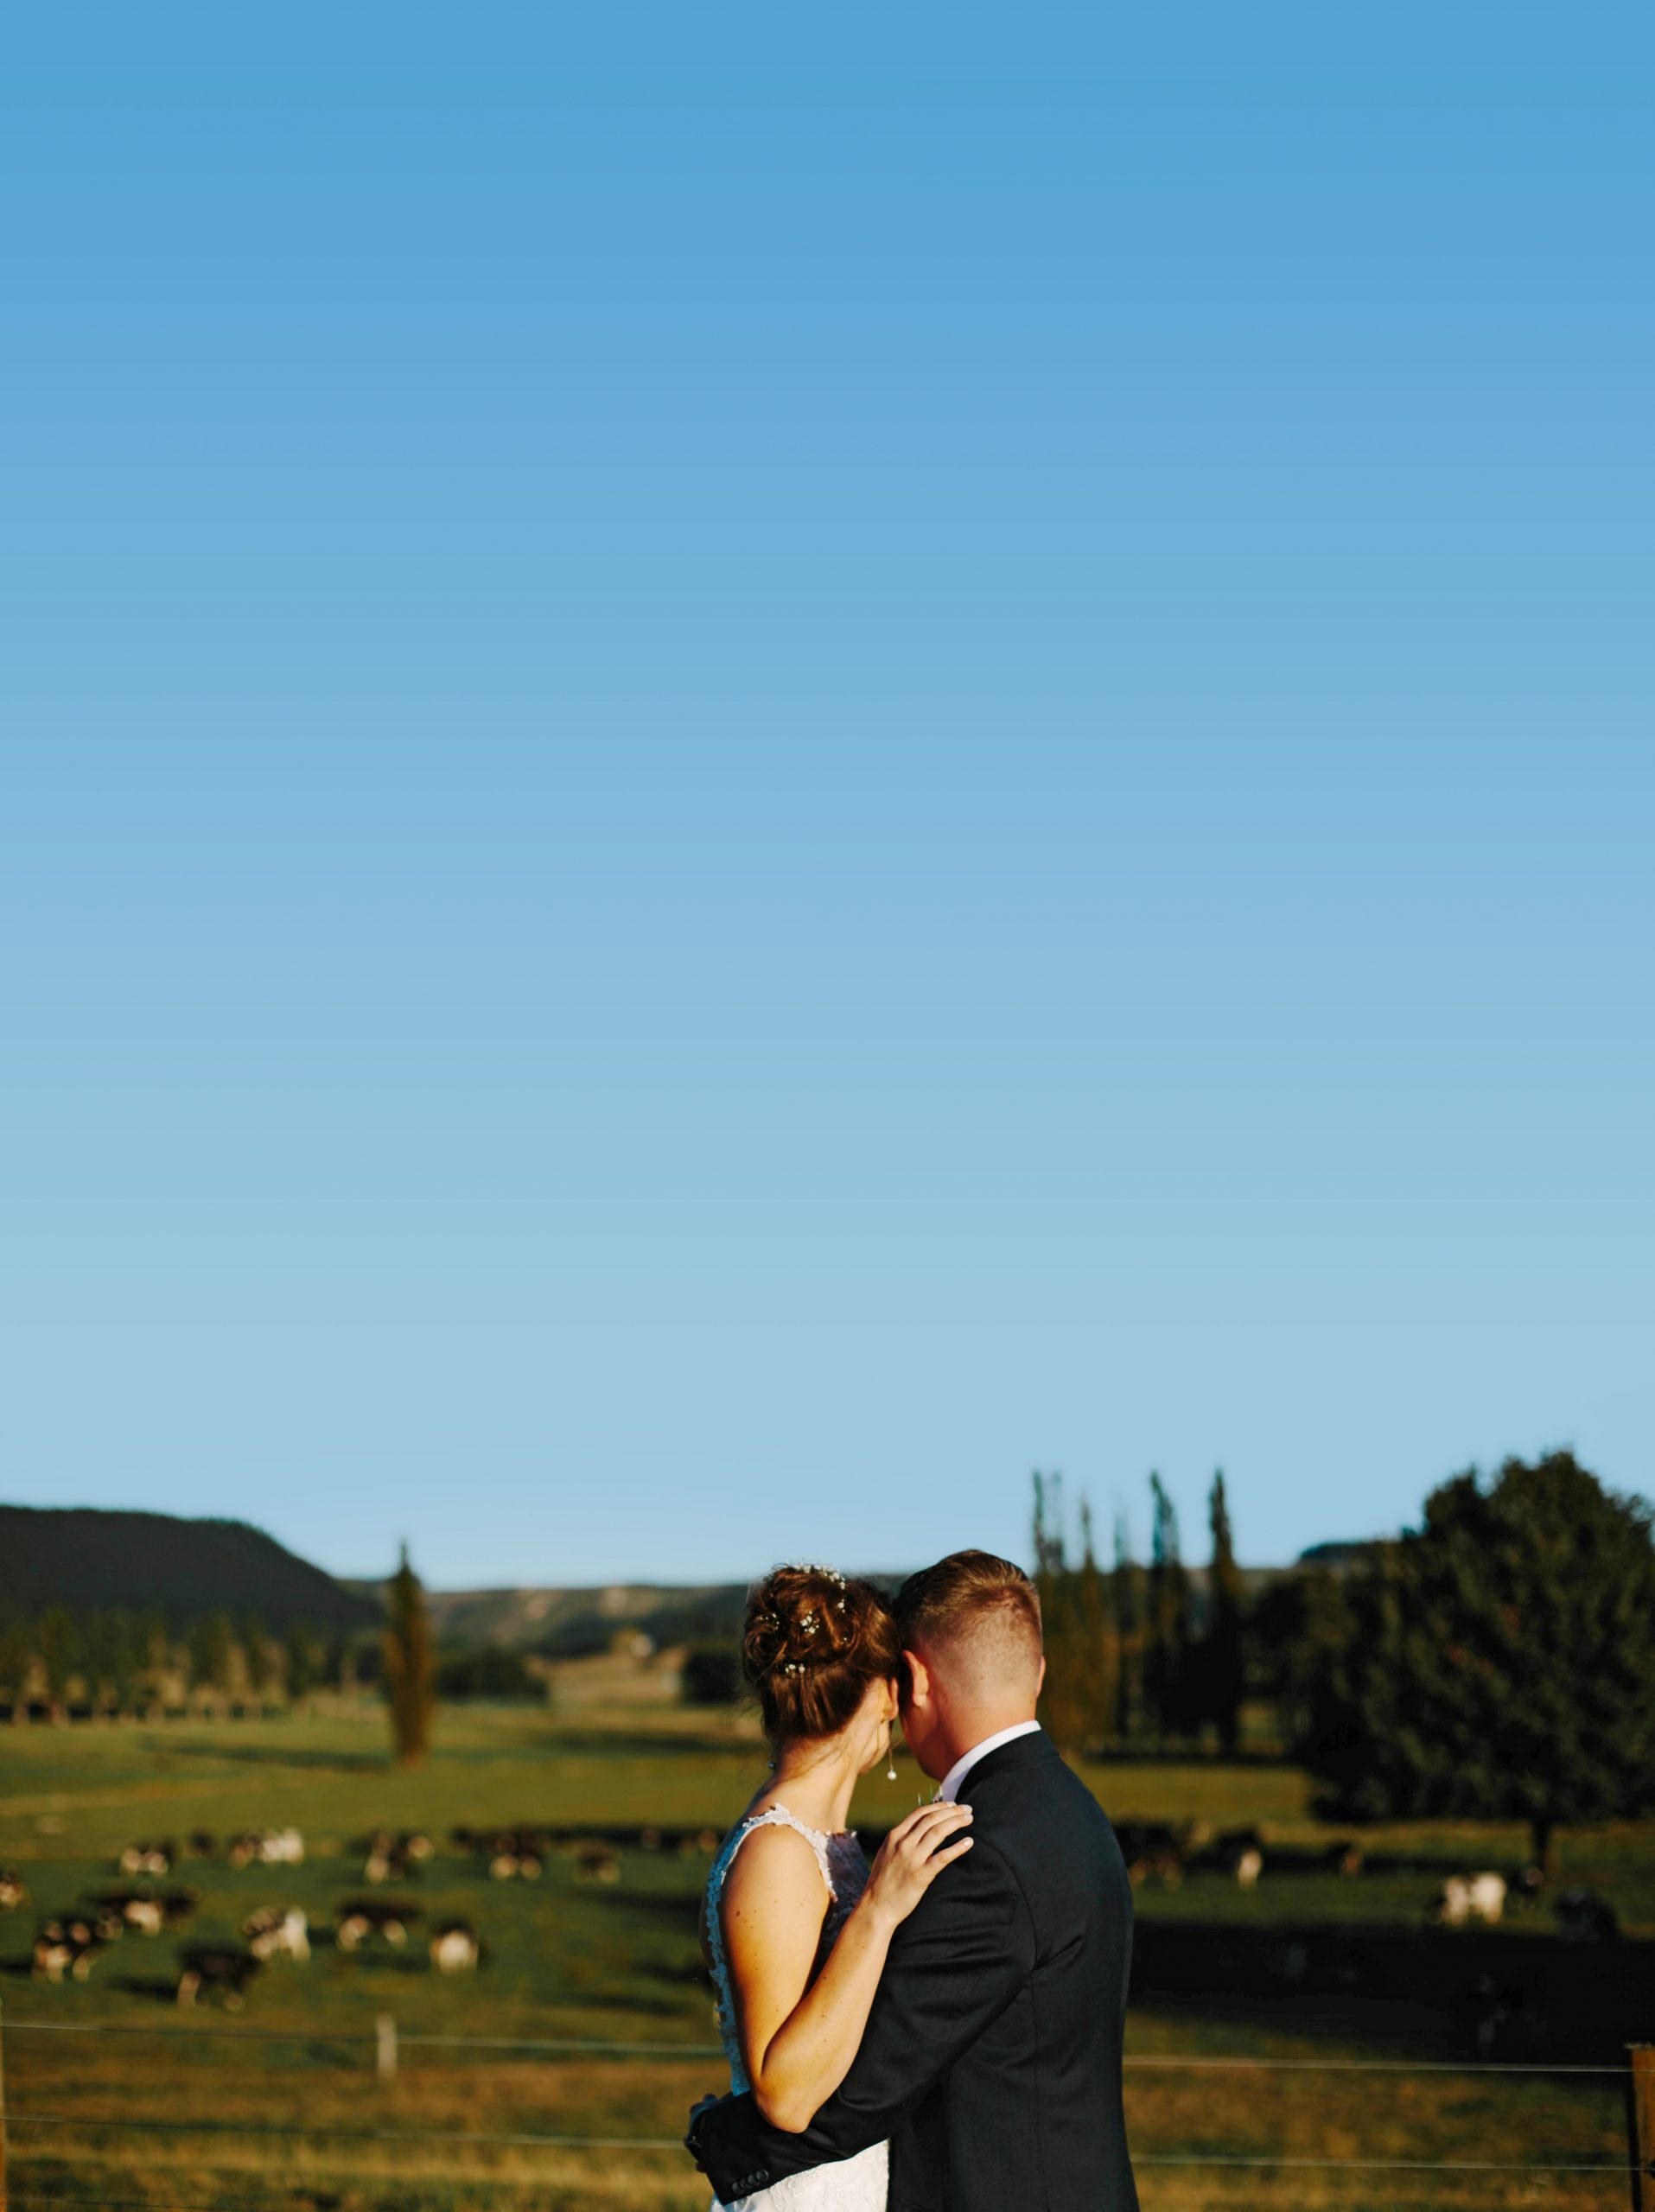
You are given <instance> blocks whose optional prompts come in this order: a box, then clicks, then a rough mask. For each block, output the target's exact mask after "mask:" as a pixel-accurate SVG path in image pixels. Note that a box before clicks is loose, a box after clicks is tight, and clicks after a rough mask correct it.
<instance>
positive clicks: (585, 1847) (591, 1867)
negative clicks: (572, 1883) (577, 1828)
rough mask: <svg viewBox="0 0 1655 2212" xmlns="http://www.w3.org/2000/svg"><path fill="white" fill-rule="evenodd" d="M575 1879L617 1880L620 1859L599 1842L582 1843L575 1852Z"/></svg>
mask: <svg viewBox="0 0 1655 2212" xmlns="http://www.w3.org/2000/svg"><path fill="white" fill-rule="evenodd" d="M575 1879H576V1881H577V1882H618V1881H619V1880H620V1879H621V1861H620V1860H619V1859H617V1858H616V1857H615V1855H614V1852H612V1851H606V1850H605V1849H604V1847H603V1846H602V1844H601V1843H583V1844H582V1845H581V1847H579V1849H578V1850H577V1851H576V1853H575Z"/></svg>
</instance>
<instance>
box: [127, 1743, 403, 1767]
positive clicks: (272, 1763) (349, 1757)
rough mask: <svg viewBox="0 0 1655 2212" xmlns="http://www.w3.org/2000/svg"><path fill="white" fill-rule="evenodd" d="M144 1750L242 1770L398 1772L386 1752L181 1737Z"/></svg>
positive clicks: (155, 1744) (148, 1746)
mask: <svg viewBox="0 0 1655 2212" xmlns="http://www.w3.org/2000/svg"><path fill="white" fill-rule="evenodd" d="M144 1748H145V1749H146V1750H151V1751H166V1752H168V1753H169V1754H170V1755H171V1757H172V1758H187V1759H223V1760H225V1761H226V1762H227V1763H228V1764H232V1765H238V1766H269V1767H298V1768H310V1769H321V1770H325V1771H327V1772H329V1773H334V1774H383V1775H389V1774H391V1773H393V1772H394V1771H395V1769H394V1767H393V1766H392V1764H391V1758H390V1756H389V1754H388V1753H386V1752H383V1751H321V1750H299V1749H298V1748H296V1747H295V1746H292V1745H289V1746H286V1747H283V1746H282V1745H276V1744H271V1745H264V1744H226V1743H221V1742H214V1743H208V1744H192V1743H189V1742H188V1741H186V1739H185V1738H182V1737H180V1736H162V1737H157V1738H154V1739H153V1741H150V1742H146V1743H145V1745H144Z"/></svg>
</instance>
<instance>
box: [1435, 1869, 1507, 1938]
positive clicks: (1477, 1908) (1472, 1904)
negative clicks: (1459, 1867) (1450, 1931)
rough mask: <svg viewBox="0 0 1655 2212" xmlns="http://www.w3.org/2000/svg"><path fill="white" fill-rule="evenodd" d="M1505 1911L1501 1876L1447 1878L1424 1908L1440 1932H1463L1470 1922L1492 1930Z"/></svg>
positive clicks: (1458, 1875) (1459, 1875) (1462, 1875)
mask: <svg viewBox="0 0 1655 2212" xmlns="http://www.w3.org/2000/svg"><path fill="white" fill-rule="evenodd" d="M1428 1913H1429V1918H1431V1919H1432V1920H1434V1921H1435V1922H1436V1923H1437V1924H1438V1925H1439V1926H1440V1927H1443V1928H1464V1927H1466V1926H1467V1925H1468V1923H1470V1922H1472V1921H1474V1920H1480V1921H1481V1922H1482V1923H1483V1924H1484V1926H1485V1927H1488V1928H1496V1927H1498V1926H1499V1922H1500V1919H1501V1916H1503V1914H1504V1913H1505V1875H1504V1874H1450V1875H1449V1877H1448V1880H1447V1881H1446V1882H1444V1883H1443V1885H1442V1888H1441V1889H1440V1890H1439V1891H1437V1893H1436V1895H1435V1897H1433V1898H1432V1900H1431V1902H1430V1904H1429V1908H1428Z"/></svg>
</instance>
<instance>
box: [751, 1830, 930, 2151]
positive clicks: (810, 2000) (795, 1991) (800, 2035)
mask: <svg viewBox="0 0 1655 2212" xmlns="http://www.w3.org/2000/svg"><path fill="white" fill-rule="evenodd" d="M970 1820H971V1808H969V1807H968V1806H964V1805H949V1804H938V1805H926V1806H922V1807H921V1808H920V1811H919V1812H917V1813H911V1814H909V1815H908V1817H907V1820H905V1821H902V1822H901V1824H900V1825H899V1826H898V1827H894V1828H893V1829H892V1831H891V1833H890V1834H889V1835H888V1837H887V1838H886V1840H885V1841H884V1843H883V1844H882V1846H881V1847H880V1853H879V1856H878V1857H877V1858H876V1859H875V1861H874V1866H873V1872H872V1873H871V1874H870V1875H869V1878H868V1887H867V1889H866V1890H865V1891H863V1895H862V1897H861V1899H860V1901H859V1902H858V1904H857V1905H856V1910H854V1911H853V1912H852V1913H851V1915H850V1918H849V1919H848V1920H847V1921H846V1923H845V1924H844V1927H843V1929H842V1930H841V1931H840V1935H839V1938H838V1941H837V1942H836V1943H835V1944H834V1946H833V1948H832V1949H831V1951H830V1953H829V1954H828V1956H827V1960H826V1962H825V1963H824V1966H823V1968H822V1971H821V1973H820V1974H818V1976H817V1977H816V1980H814V1981H812V1980H811V1978H810V1976H811V1968H812V1966H813V1965H814V1964H815V1962H816V1952H817V1946H818V1943H819V1942H820V1941H821V1935H822V1920H823V1892H822V1876H821V1872H820V1870H819V1869H818V1866H817V1864H816V1858H815V1854H814V1853H812V1850H811V1847H810V1846H809V1844H808V1843H806V1842H805V1839H804V1838H803V1837H802V1836H801V1835H799V1834H797V1833H796V1831H794V1830H793V1829H792V1828H786V1827H764V1828H757V1829H755V1830H754V1833H753V1834H751V1835H750V1836H749V1837H748V1840H747V1841H746V1842H745V1843H744V1844H743V1845H742V1848H741V1851H740V1852H739V1853H737V1855H736V1858H735V1864H734V1865H733V1866H731V1868H730V1871H729V1877H728V1878H727V1879H726V1881H725V1884H724V1888H723V1893H722V1897H721V1899H720V1908H719V1909H720V1914H721V1920H722V1931H723V1938H724V1953H725V1956H726V1957H727V1959H728V1960H729V1973H730V1982H731V1986H732V1987H733V1989H734V1991H735V2006H736V2017H737V2022H738V2024H739V2028H740V2032H741V2038H742V2057H743V2058H744V2060H745V2061H746V2063H747V2072H748V2080H749V2081H750V2082H752V2084H753V2094H754V2101H755V2102H756V2103H757V2105H758V2107H759V2109H760V2111H761V2113H763V2114H764V2116H765V2118H766V2119H767V2120H768V2121H769V2122H770V2124H771V2125H772V2126H773V2127H780V2128H782V2129H784V2130H786V2132H787V2133H790V2134H797V2133H799V2132H800V2131H801V2130H803V2129H804V2128H806V2127H808V2126H810V2123H811V2120H812V2117H813V2116H814V2114H815V2113H816V2112H817V2110H818V2107H820V2106H822V2105H823V2104H824V2103H825V2102H826V2101H827V2100H828V2098H829V2097H831V2095H832V2094H833V2092H834V2091H835V2090H836V2089H837V2088H838V2086H839V2084H840V2083H841V2082H843V2079H844V2077H845V2075H846V2074H847V2073H848V2072H849V2071H850V2062H851V2060H852V2059H853V2058H854V2057H855V2056H856V2050H857V2047H858V2045H859V2044H861V2042H862V2037H863V2029H864V2028H865V2027H866V2026H867V2024H868V2015H869V2011H870V2009H871V2007H872V2005H873V2002H874V1993H875V1990H876V1989H877V1988H878V1986H879V1977H880V1974H881V1972H882V1969H883V1967H884V1964H885V1955H886V1952H887V1951H888V1949H889V1948H890V1941H891V1936H892V1935H893V1934H894V1931H895V1929H897V1927H898V1926H899V1925H900V1924H901V1922H902V1921H904V1920H906V1919H907V1916H908V1914H909V1913H911V1912H912V1911H913V1908H914V1906H915V1905H916V1904H919V1902H920V1898H921V1897H923V1896H924V1895H925V1893H926V1891H927V1890H928V1889H929V1888H930V1886H931V1885H932V1883H933V1881H934V1880H935V1879H936V1878H937V1876H938V1874H939V1872H940V1871H941V1870H942V1868H943V1867H945V1866H947V1865H948V1863H949V1861H950V1860H951V1859H958V1857H960V1855H961V1854H962V1853H964V1852H967V1851H969V1850H970V1849H971V1838H970V1836H969V1835H964V1834H961V1830H962V1829H963V1828H964V1827H966V1826H967V1825H968V1824H969V1822H970Z"/></svg>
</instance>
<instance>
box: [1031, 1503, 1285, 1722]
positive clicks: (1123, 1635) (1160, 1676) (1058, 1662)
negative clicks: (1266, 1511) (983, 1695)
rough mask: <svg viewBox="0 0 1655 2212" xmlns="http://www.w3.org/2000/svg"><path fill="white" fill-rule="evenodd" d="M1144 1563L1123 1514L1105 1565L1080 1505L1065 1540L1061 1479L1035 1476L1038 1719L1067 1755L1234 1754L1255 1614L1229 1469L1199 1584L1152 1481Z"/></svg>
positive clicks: (1212, 1514) (1211, 1513)
mask: <svg viewBox="0 0 1655 2212" xmlns="http://www.w3.org/2000/svg"><path fill="white" fill-rule="evenodd" d="M1149 1502H1150V1515H1151V1520H1150V1526H1151V1532H1152V1533H1151V1537H1150V1547H1149V1559H1148V1560H1147V1561H1146V1560H1141V1559H1139V1558H1138V1557H1136V1554H1135V1553H1134V1550H1133V1547H1132V1541H1131V1534H1130V1528H1129V1525H1128V1522H1127V1518H1126V1516H1125V1515H1124V1513H1121V1514H1117V1516H1116V1521H1115V1527H1114V1532H1113V1544H1112V1548H1111V1556H1110V1557H1109V1559H1108V1560H1104V1559H1102V1558H1100V1557H1099V1555H1098V1541H1097V1534H1096V1530H1095V1529H1094V1527H1093V1523H1092V1508H1091V1505H1090V1503H1089V1502H1088V1501H1087V1500H1086V1499H1085V1497H1082V1498H1081V1500H1080V1503H1079V1516H1078V1517H1079V1548H1078V1551H1072V1549H1071V1546H1070V1542H1069V1531H1068V1522H1067V1516H1066V1510H1065V1501H1064V1495H1063V1478H1062V1477H1061V1476H1060V1475H1042V1474H1038V1473H1037V1474H1036V1475H1035V1477H1034V1576H1035V1580H1036V1582H1037V1583H1038V1585H1039V1587H1040V1593H1041V1616H1042V1618H1043V1621H1044V1624H1045V1631H1046V1688H1045V1690H1044V1692H1043V1693H1042V1694H1041V1720H1042V1722H1043V1723H1044V1724H1045V1726H1046V1727H1047V1730H1048V1731H1049V1732H1050V1733H1051V1734H1052V1735H1053V1737H1055V1738H1056V1739H1057V1741H1058V1742H1059V1743H1060V1744H1061V1745H1063V1746H1064V1747H1065V1749H1073V1750H1081V1749H1089V1750H1099V1749H1102V1748H1103V1747H1104V1746H1105V1745H1137V1746H1142V1745H1157V1746H1158V1745H1170V1744H1174V1743H1181V1744H1192V1743H1198V1742H1200V1741H1202V1740H1204V1739H1205V1738H1207V1737H1208V1736H1209V1735H1210V1736H1212V1737H1213V1738H1216V1740H1217V1743H1218V1745H1219V1748H1220V1749H1221V1750H1223V1751H1226V1752H1231V1753H1233V1752H1234V1751H1237V1750H1238V1748H1239V1745H1240V1742H1241V1722H1242V1706H1243V1703H1244V1699H1245V1697H1246V1694H1247V1688H1248V1643H1249V1638H1248V1632H1247V1619H1248V1611H1247V1605H1246V1601H1245V1594H1244V1585H1243V1581H1242V1575H1241V1570H1240V1568H1239V1567H1238V1565H1237V1563H1236V1555H1235V1544H1234V1541H1233V1536H1232V1529H1231V1524H1230V1507H1229V1500H1228V1497H1226V1495H1225V1485H1224V1476H1223V1474H1222V1472H1219V1473H1218V1474H1215V1475H1214V1477H1213V1487H1212V1491H1211V1493H1210V1495H1209V1497H1208V1501H1207V1518H1208V1526H1209V1529H1210V1532H1211V1538H1212V1559H1211V1564H1210V1565H1209V1567H1208V1568H1207V1571H1206V1575H1205V1577H1204V1578H1203V1579H1202V1581H1201V1583H1200V1585H1199V1586H1197V1585H1196V1584H1195V1583H1194V1582H1193V1581H1192V1579H1191V1576H1190V1573H1189V1570H1188V1569H1187V1567H1186V1566H1185V1564H1184V1560H1183V1557H1182V1552H1181V1543H1180V1538H1179V1529H1178V1515H1177V1511H1176V1509H1175V1508H1174V1504H1173V1502H1172V1499H1171V1497H1169V1496H1168V1491H1167V1488H1166V1485H1165V1484H1164V1483H1162V1479H1161V1478H1160V1476H1159V1475H1156V1474H1152V1475H1151V1476H1150V1477H1149Z"/></svg>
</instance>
